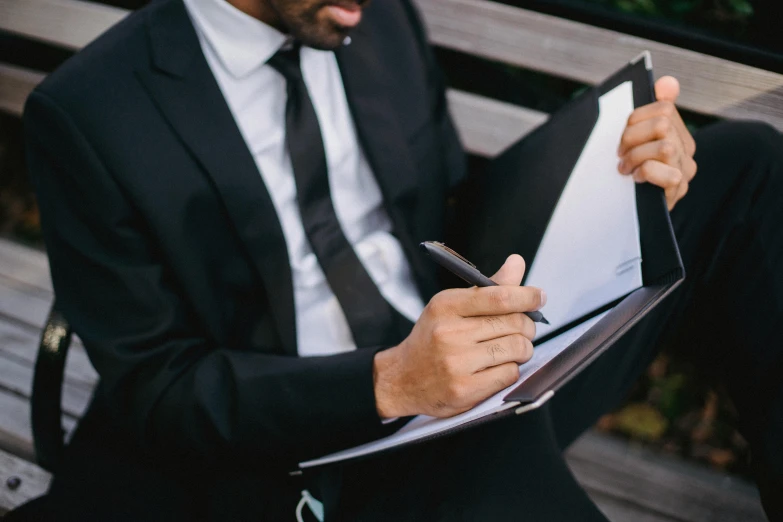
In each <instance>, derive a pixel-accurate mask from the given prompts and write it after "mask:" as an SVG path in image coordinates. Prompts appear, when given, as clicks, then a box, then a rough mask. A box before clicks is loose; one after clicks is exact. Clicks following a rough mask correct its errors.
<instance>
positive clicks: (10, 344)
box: [0, 319, 98, 389]
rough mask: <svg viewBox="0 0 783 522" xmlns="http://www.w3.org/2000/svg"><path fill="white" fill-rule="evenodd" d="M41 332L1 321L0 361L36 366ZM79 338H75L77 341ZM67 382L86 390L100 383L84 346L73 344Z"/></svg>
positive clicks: (67, 363)
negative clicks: (5, 359) (5, 360)
mask: <svg viewBox="0 0 783 522" xmlns="http://www.w3.org/2000/svg"><path fill="white" fill-rule="evenodd" d="M40 337H41V330H40V329H34V328H32V327H30V326H26V325H21V324H18V323H11V322H7V321H2V320H1V319H0V360H1V359H2V358H7V359H12V360H16V361H18V362H20V363H23V364H25V365H27V366H29V367H30V368H32V367H33V365H35V358H36V355H37V351H38V342H39V339H40ZM76 340H77V338H74V341H76ZM65 381H66V382H69V383H72V384H73V385H74V386H80V387H82V388H85V389H90V388H92V387H93V386H94V385H95V383H96V382H97V381H98V373H97V372H96V371H95V369H94V368H93V367H92V364H91V363H90V360H89V359H88V358H87V354H86V352H85V351H84V348H83V347H82V345H81V344H80V343H78V342H73V343H71V348H70V350H68V359H67V360H66V364H65Z"/></svg>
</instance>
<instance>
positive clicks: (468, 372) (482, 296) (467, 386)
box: [374, 255, 546, 418]
mask: <svg viewBox="0 0 783 522" xmlns="http://www.w3.org/2000/svg"><path fill="white" fill-rule="evenodd" d="M524 272H525V262H524V260H523V259H522V258H521V257H520V256H517V255H513V256H511V257H509V258H508V259H507V260H506V262H505V264H504V265H503V267H502V268H501V269H500V270H499V271H498V273H497V274H495V275H494V276H492V279H493V281H495V282H496V283H498V284H499V285H500V286H494V287H487V288H475V287H474V288H455V289H451V290H445V291H443V292H440V293H439V294H437V295H436V296H435V297H433V298H432V300H431V301H430V302H429V304H427V307H426V308H425V309H424V312H422V315H421V317H420V318H419V320H418V321H417V322H416V325H415V326H414V327H413V331H412V332H411V334H410V335H409V336H408V338H407V339H405V340H404V341H403V342H402V343H401V344H400V345H398V346H395V347H394V348H390V349H388V350H385V351H382V352H379V353H378V354H377V355H376V356H375V364H374V377H375V400H376V406H377V408H378V413H379V415H380V416H381V417H383V418H393V417H403V416H407V415H417V414H426V415H432V416H435V417H449V416H452V415H456V414H457V413H461V412H463V411H466V410H469V409H470V408H472V407H473V406H475V405H476V404H478V403H479V402H481V401H482V400H484V399H486V398H487V397H489V396H491V395H493V394H494V393H497V392H498V391H500V390H502V389H503V388H506V387H508V386H510V385H511V384H513V383H514V382H515V381H516V380H517V379H518V378H519V365H520V364H522V363H524V362H527V361H528V360H529V359H530V358H531V357H532V356H533V345H532V343H531V339H532V338H533V337H534V336H535V333H536V327H535V323H533V321H532V320H531V319H530V318H529V317H527V316H526V315H524V314H523V313H522V312H529V311H533V310H538V309H539V308H541V307H542V306H543V305H544V303H545V301H546V296H545V295H544V293H543V291H541V290H539V289H538V288H531V287H521V286H519V284H520V282H521V281H522V275H523V274H524Z"/></svg>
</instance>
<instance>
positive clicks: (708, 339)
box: [327, 123, 783, 522]
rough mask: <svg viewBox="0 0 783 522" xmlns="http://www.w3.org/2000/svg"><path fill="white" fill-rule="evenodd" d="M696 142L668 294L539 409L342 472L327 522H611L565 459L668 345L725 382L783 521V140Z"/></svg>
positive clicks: (737, 126)
mask: <svg viewBox="0 0 783 522" xmlns="http://www.w3.org/2000/svg"><path fill="white" fill-rule="evenodd" d="M696 142H697V152H696V159H697V162H698V165H699V173H698V174H697V176H696V178H695V179H694V181H693V183H692V184H691V187H690V192H689V194H688V195H687V196H686V197H685V198H684V199H683V200H681V201H680V203H679V204H678V205H677V206H676V208H675V210H674V211H673V212H672V214H671V217H672V221H673V224H674V227H675V231H676V234H677V238H678V241H679V244H680V248H681V253H682V256H683V261H684V263H685V267H686V272H687V277H686V280H685V282H684V283H683V284H682V285H681V286H680V287H679V288H678V289H677V290H676V291H675V293H674V294H673V295H671V296H670V297H668V298H667V301H666V302H664V303H662V304H661V305H660V306H659V307H658V308H657V309H655V310H654V311H653V312H652V313H651V314H650V315H649V316H648V317H646V318H645V319H644V320H643V321H642V322H641V323H640V324H639V325H637V326H636V327H635V328H634V329H633V330H632V331H631V332H630V333H629V334H628V335H626V336H625V337H624V338H623V339H622V340H621V341H620V342H618V343H617V344H616V345H615V346H613V347H612V348H610V350H609V351H608V352H607V353H605V354H604V355H603V356H601V357H600V358H599V359H598V360H597V361H596V362H595V363H594V364H593V365H591V367H590V368H588V369H587V370H586V371H584V372H583V373H582V374H581V375H580V376H579V377H577V378H576V379H575V380H573V381H572V382H570V383H569V384H568V385H567V386H566V387H565V388H564V389H563V390H561V391H560V392H558V393H557V394H556V395H555V397H554V398H553V399H552V400H551V401H550V404H548V405H547V406H546V407H545V408H543V409H541V410H539V411H537V412H535V413H529V414H526V415H523V416H521V417H518V418H515V417H511V418H508V419H504V420H499V421H497V422H494V423H489V424H486V425H483V426H479V427H476V428H473V429H471V430H467V431H465V432H462V433H459V434H457V435H454V436H452V437H450V438H448V439H445V440H444V439H442V440H439V441H436V442H433V443H428V444H423V445H420V446H418V447H416V448H412V449H409V450H405V453H404V455H403V454H402V453H400V454H392V455H390V456H388V457H385V458H376V459H371V460H367V461H364V462H359V463H356V464H353V465H350V466H346V467H345V468H344V469H343V470H342V477H341V478H336V477H332V480H341V482H342V484H341V487H340V488H339V494H337V495H334V496H333V498H330V496H329V495H327V507H328V509H329V511H328V513H329V514H333V515H334V517H333V519H334V520H351V521H353V520H362V521H364V520H367V521H382V520H390V521H391V520H394V521H402V520H427V521H436V520H443V521H446V520H448V521H458V520H460V521H461V520H465V521H485V520H525V521H546V522H554V521H561V520H562V521H574V520H580V521H582V520H585V521H591V520H605V518H604V517H603V515H602V514H601V513H600V512H599V511H598V509H597V508H596V507H595V506H594V505H593V503H592V502H591V501H590V499H589V498H588V497H587V496H586V494H585V493H584V492H583V490H582V489H581V488H580V487H579V485H578V484H577V483H576V481H575V480H574V478H573V476H572V475H571V473H570V471H569V470H568V468H567V466H566V465H565V462H564V460H563V455H562V450H563V449H565V448H566V447H567V446H568V445H569V444H570V443H571V442H573V441H574V440H575V439H576V438H577V437H578V436H579V435H580V434H581V433H582V432H584V431H585V430H586V429H587V428H589V427H590V426H591V425H593V424H594V423H595V421H596V420H597V419H598V417H599V416H600V415H602V414H603V413H605V412H607V411H608V410H610V409H611V408H613V407H615V406H617V405H618V403H619V402H620V401H621V400H622V399H623V398H624V397H625V395H626V394H627V393H628V391H629V389H630V387H631V386H632V384H633V383H634V381H635V380H636V379H637V377H638V376H639V375H640V374H641V373H642V372H643V371H644V369H645V368H646V367H647V365H648V364H649V363H650V362H651V361H652V359H653V357H654V355H655V353H656V351H657V350H658V349H659V348H660V347H661V346H663V345H667V344H668V345H669V346H671V347H672V348H673V349H675V350H680V351H683V352H686V353H688V355H689V356H692V357H694V358H695V360H696V361H697V362H698V364H699V365H700V366H701V367H703V368H704V369H705V370H707V371H710V372H711V373H714V374H715V375H716V376H717V377H718V378H720V379H723V380H724V381H725V383H726V384H727V386H728V389H729V392H730V393H731V396H732V399H733V400H734V402H735V403H736V406H737V407H738V409H739V412H740V419H741V427H740V429H741V431H742V433H743V434H744V436H745V437H746V438H747V439H748V441H749V442H750V445H751V450H752V454H753V459H754V465H755V470H756V473H757V480H758V485H759V488H760V490H761V494H762V500H763V503H764V507H765V510H766V511H767V514H768V516H769V518H770V520H773V521H777V520H783V508H782V505H781V501H780V496H781V494H783V137H781V135H780V134H779V133H778V132H777V131H775V130H774V129H772V128H770V127H768V126H765V125H762V124H757V123H720V124H716V125H713V126H710V127H708V128H705V129H703V130H701V131H700V132H698V133H697V135H696ZM327 518H328V517H327Z"/></svg>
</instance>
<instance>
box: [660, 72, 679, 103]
mask: <svg viewBox="0 0 783 522" xmlns="http://www.w3.org/2000/svg"><path fill="white" fill-rule="evenodd" d="M679 95H680V82H678V81H677V78H675V77H674V76H663V77H661V78H659V79H658V81H657V82H655V97H656V98H658V101H668V102H672V103H674V102H676V101H677V97H678V96H679Z"/></svg>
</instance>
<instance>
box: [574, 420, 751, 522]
mask: <svg viewBox="0 0 783 522" xmlns="http://www.w3.org/2000/svg"><path fill="white" fill-rule="evenodd" d="M567 457H568V463H569V466H570V467H571V470H572V471H573V472H574V475H575V476H576V478H577V480H578V481H579V482H580V484H582V486H583V487H584V488H585V489H586V490H588V491H589V492H591V493H593V494H595V495H596V496H598V497H600V496H603V497H611V498H613V499H616V500H619V501H624V502H626V503H627V504H631V505H636V506H639V507H642V508H644V509H643V511H646V512H651V513H656V514H659V515H660V516H663V517H665V520H669V519H672V520H700V521H711V522H731V521H735V520H743V521H746V522H763V521H764V520H766V518H765V517H764V514H763V511H762V508H761V503H760V501H759V497H758V491H757V490H756V489H755V487H753V486H752V485H751V484H748V483H747V482H745V481H743V480H741V479H736V478H730V477H728V476H726V475H725V474H722V473H718V472H715V471H712V470H709V469H707V468H699V467H696V466H694V465H692V464H686V463H684V462H682V461H679V460H675V459H673V458H671V457H666V456H663V455H660V454H656V453H653V452H651V451H649V450H645V449H641V448H636V449H634V448H629V446H628V444H627V443H625V442H622V441H619V440H613V439H611V438H609V437H606V436H600V435H596V434H594V433H588V434H587V435H585V436H583V437H582V438H581V439H579V440H578V441H577V442H576V443H574V444H573V445H572V447H571V448H570V449H569V450H568V452H567Z"/></svg>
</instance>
